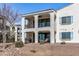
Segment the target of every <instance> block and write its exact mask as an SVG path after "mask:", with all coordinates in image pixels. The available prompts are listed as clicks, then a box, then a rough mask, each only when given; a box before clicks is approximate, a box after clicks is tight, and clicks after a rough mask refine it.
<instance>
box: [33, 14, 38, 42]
mask: <svg viewBox="0 0 79 59" xmlns="http://www.w3.org/2000/svg"><path fill="white" fill-rule="evenodd" d="M34 21H35V43H38V15H34Z"/></svg>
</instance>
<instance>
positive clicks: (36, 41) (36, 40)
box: [35, 31, 38, 43]
mask: <svg viewBox="0 0 79 59" xmlns="http://www.w3.org/2000/svg"><path fill="white" fill-rule="evenodd" d="M35 43H38V32H37V31H35Z"/></svg>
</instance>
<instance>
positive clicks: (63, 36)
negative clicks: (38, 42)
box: [61, 32, 73, 40]
mask: <svg viewBox="0 0 79 59" xmlns="http://www.w3.org/2000/svg"><path fill="white" fill-rule="evenodd" d="M72 37H73V34H72V32H62V33H61V39H62V40H71V39H72Z"/></svg>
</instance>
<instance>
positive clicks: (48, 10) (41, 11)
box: [22, 9, 56, 16]
mask: <svg viewBox="0 0 79 59" xmlns="http://www.w3.org/2000/svg"><path fill="white" fill-rule="evenodd" d="M44 12H56V10H54V9H44V10H40V11H36V12H30V13H26V14H23V15H22V16H28V15H35V14H40V13H44Z"/></svg>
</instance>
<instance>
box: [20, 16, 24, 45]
mask: <svg viewBox="0 0 79 59" xmlns="http://www.w3.org/2000/svg"><path fill="white" fill-rule="evenodd" d="M21 26H22V41H23V43H25V33H24V27H25V17H22V24H21Z"/></svg>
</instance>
